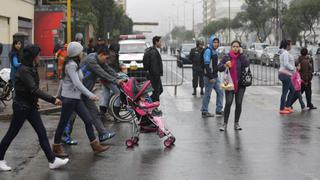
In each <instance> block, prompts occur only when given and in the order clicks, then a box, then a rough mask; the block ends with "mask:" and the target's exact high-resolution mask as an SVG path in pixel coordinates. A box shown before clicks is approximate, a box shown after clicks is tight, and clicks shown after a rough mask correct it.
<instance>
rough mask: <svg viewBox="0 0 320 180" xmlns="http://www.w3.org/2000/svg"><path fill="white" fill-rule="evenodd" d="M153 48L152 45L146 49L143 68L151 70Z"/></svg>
mask: <svg viewBox="0 0 320 180" xmlns="http://www.w3.org/2000/svg"><path fill="white" fill-rule="evenodd" d="M151 50H152V47H149V48H147V49H146V50H145V52H144V55H143V60H142V62H143V69H144V70H146V71H148V70H150V65H151V53H150V52H151Z"/></svg>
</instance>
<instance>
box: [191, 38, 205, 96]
mask: <svg viewBox="0 0 320 180" xmlns="http://www.w3.org/2000/svg"><path fill="white" fill-rule="evenodd" d="M203 48H204V42H203V41H201V40H198V41H197V42H196V47H195V48H192V49H191V51H190V56H189V60H190V61H191V62H192V87H193V93H192V95H194V96H195V95H197V87H198V86H199V87H200V94H201V95H203V86H204V85H203V68H202V63H201V60H203V58H202V57H201V54H202V51H203Z"/></svg>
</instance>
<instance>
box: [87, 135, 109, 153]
mask: <svg viewBox="0 0 320 180" xmlns="http://www.w3.org/2000/svg"><path fill="white" fill-rule="evenodd" d="M90 145H91V148H92V150H93V152H94V153H95V154H99V153H102V152H104V151H106V150H108V149H109V147H107V146H102V145H101V144H100V142H99V141H98V140H97V139H96V140H94V141H92V142H91V143H90Z"/></svg>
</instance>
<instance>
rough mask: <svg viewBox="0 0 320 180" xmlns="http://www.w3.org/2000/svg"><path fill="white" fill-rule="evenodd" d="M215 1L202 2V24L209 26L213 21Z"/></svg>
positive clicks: (206, 0)
mask: <svg viewBox="0 0 320 180" xmlns="http://www.w3.org/2000/svg"><path fill="white" fill-rule="evenodd" d="M215 3H216V2H215V0H204V1H203V11H202V12H203V23H204V24H205V25H207V24H209V23H210V22H211V21H213V20H214V19H215V11H216V9H215V8H216V4H215Z"/></svg>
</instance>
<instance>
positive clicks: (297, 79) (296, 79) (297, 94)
mask: <svg viewBox="0 0 320 180" xmlns="http://www.w3.org/2000/svg"><path fill="white" fill-rule="evenodd" d="M295 66H296V70H295V72H294V73H293V75H292V76H291V82H292V84H293V87H294V94H293V97H292V100H291V104H290V107H292V105H293V104H294V103H295V102H296V100H297V99H298V100H299V103H300V106H301V110H302V111H304V110H306V105H305V104H304V102H303V100H302V95H301V83H302V82H303V81H302V79H301V76H300V73H299V71H300V68H301V64H300V63H299V61H297V62H295Z"/></svg>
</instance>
